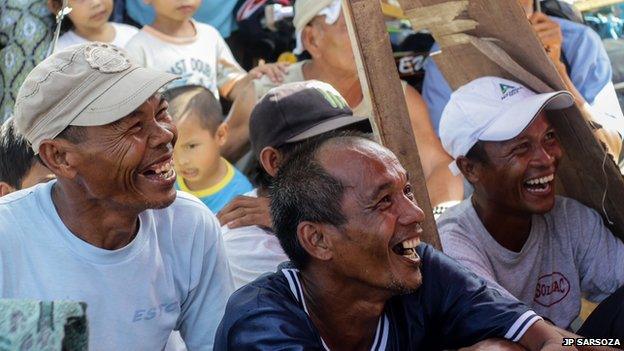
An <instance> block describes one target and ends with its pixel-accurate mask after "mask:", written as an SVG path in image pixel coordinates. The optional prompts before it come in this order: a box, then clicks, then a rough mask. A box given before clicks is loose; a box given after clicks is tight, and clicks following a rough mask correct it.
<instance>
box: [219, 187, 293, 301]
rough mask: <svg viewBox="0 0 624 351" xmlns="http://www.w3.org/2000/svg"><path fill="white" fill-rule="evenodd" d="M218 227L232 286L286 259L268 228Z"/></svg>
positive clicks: (271, 268) (243, 283)
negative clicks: (221, 236) (232, 279)
mask: <svg viewBox="0 0 624 351" xmlns="http://www.w3.org/2000/svg"><path fill="white" fill-rule="evenodd" d="M245 196H252V197H256V196H257V192H256V190H252V191H250V192H248V193H247V194H245ZM221 230H222V231H223V242H224V244H225V252H226V254H227V257H228V259H229V261H230V268H231V269H232V277H233V278H234V286H235V288H236V289H238V288H240V287H241V286H243V285H245V284H248V283H251V282H252V281H254V280H255V279H256V278H258V277H259V276H261V275H263V274H264V273H267V272H270V273H274V272H275V271H276V270H277V266H278V265H279V264H280V263H282V262H284V261H288V260H289V259H288V256H286V254H285V253H284V250H282V246H281V245H280V243H279V240H278V239H277V237H276V236H275V234H274V233H273V232H271V231H270V230H267V229H264V228H261V227H258V226H255V225H253V226H247V227H240V228H234V229H230V228H228V227H227V226H223V227H221Z"/></svg>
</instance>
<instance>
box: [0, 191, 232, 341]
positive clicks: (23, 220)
mask: <svg viewBox="0 0 624 351" xmlns="http://www.w3.org/2000/svg"><path fill="white" fill-rule="evenodd" d="M54 184H56V182H55V181H51V182H49V183H46V184H41V185H38V186H36V187H33V188H29V189H25V190H22V191H18V192H15V193H12V194H9V195H8V196H5V197H2V198H0V235H1V236H2V239H1V240H0V298H21V299H37V300H73V301H84V302H86V303H87V318H88V323H89V350H92V351H94V350H107V351H108V350H162V349H163V348H164V346H165V343H166V342H167V339H168V338H169V335H170V334H171V332H172V330H174V329H178V330H180V333H181V335H182V337H183V339H184V341H185V342H186V344H187V345H188V347H189V349H190V350H212V347H213V339H214V334H215V332H216V329H217V326H218V324H219V322H220V320H221V317H222V316H223V313H224V310H225V305H226V302H227V299H228V298H229V296H230V294H231V293H232V291H233V284H232V278H231V275H230V270H229V267H228V262H227V258H226V256H225V252H224V250H223V241H222V238H221V231H220V229H219V226H218V222H217V220H216V218H215V217H214V215H212V214H211V213H210V211H208V209H207V208H206V206H204V204H202V203H201V202H200V201H199V200H197V199H196V198H194V197H192V196H189V195H186V194H184V193H182V192H178V196H177V198H176V200H175V202H174V203H173V204H172V205H171V206H169V207H167V208H164V209H160V210H146V211H144V212H142V213H141V214H140V215H139V220H140V228H139V231H138V233H137V235H136V237H135V238H134V240H133V241H132V242H131V243H130V244H128V245H127V246H125V247H123V248H121V249H118V250H104V249H101V248H98V247H95V246H92V245H90V244H88V243H87V242H85V241H82V240H80V239H79V238H78V237H76V236H75V235H73V234H72V233H71V232H70V231H69V230H68V229H67V227H66V226H65V225H64V224H63V222H62V220H61V218H60V217H59V215H58V213H57V212H56V210H55V207H54V204H53V202H52V198H51V190H52V187H53V186H54Z"/></svg>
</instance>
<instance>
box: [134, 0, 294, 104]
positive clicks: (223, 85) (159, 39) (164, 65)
mask: <svg viewBox="0 0 624 351" xmlns="http://www.w3.org/2000/svg"><path fill="white" fill-rule="evenodd" d="M145 1H146V3H149V4H151V5H152V6H153V7H154V11H155V12H156V19H155V20H154V23H152V25H151V26H144V27H143V28H142V29H141V31H139V33H138V34H137V35H135V36H134V37H133V38H132V39H131V40H130V42H128V45H127V46H126V49H127V50H128V52H129V53H130V54H131V55H132V56H134V58H135V59H136V60H137V61H138V62H139V63H140V64H142V65H143V66H145V67H150V68H154V69H158V70H162V71H167V72H171V73H173V74H177V75H180V76H181V77H182V79H179V80H176V81H174V82H172V83H170V85H168V86H167V88H169V89H170V88H174V87H178V86H184V85H200V86H203V87H205V88H206V89H208V90H210V91H211V92H212V94H213V95H214V96H215V98H217V99H219V96H222V97H224V98H226V99H228V100H230V101H234V100H235V99H236V97H237V96H239V95H240V93H241V91H242V90H243V88H245V86H246V85H247V84H248V83H250V82H251V81H252V80H253V79H256V78H260V77H261V76H262V75H264V74H266V75H267V76H269V78H271V80H273V81H274V82H281V78H282V75H283V74H284V73H285V70H286V66H285V65H283V64H270V65H262V66H258V67H256V68H254V69H252V70H251V71H250V72H249V73H247V72H245V70H243V69H242V68H241V67H240V66H239V64H238V62H236V60H235V59H234V56H233V55H232V52H231V51H230V48H229V47H228V46H227V44H226V43H225V41H224V40H223V38H222V37H221V35H220V34H219V32H218V31H217V30H216V29H215V28H213V27H212V26H210V25H207V24H204V23H200V22H197V21H195V20H193V18H192V16H193V14H194V13H195V11H197V8H198V7H199V5H200V3H201V0H145Z"/></svg>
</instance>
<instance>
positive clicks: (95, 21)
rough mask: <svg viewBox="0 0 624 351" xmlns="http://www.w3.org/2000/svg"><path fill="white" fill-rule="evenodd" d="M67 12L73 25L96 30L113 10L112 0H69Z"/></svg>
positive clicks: (104, 22)
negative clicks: (68, 11) (68, 10)
mask: <svg viewBox="0 0 624 351" xmlns="http://www.w3.org/2000/svg"><path fill="white" fill-rule="evenodd" d="M68 3H69V7H71V8H72V11H71V12H70V13H69V18H70V19H71V21H72V23H73V24H74V27H76V28H78V29H80V28H85V29H90V30H97V29H98V28H101V27H102V26H103V25H104V24H106V22H108V19H109V17H110V15H111V13H112V12H113V0H69V2H68Z"/></svg>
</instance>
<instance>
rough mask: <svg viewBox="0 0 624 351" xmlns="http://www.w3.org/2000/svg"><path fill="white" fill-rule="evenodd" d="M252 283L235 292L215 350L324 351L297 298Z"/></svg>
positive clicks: (218, 334) (217, 336)
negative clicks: (295, 300) (296, 300)
mask: <svg viewBox="0 0 624 351" xmlns="http://www.w3.org/2000/svg"><path fill="white" fill-rule="evenodd" d="M256 283H257V281H256V282H254V283H252V284H251V285H246V286H245V287H243V288H241V289H239V290H238V291H236V293H234V294H233V295H232V297H231V298H230V301H229V302H228V306H227V308H226V311H225V316H224V317H223V320H222V321H221V324H220V325H219V329H218V330H217V334H216V337H215V350H237V351H238V350H241V351H252V350H254V351H255V350H257V351H260V350H290V351H303V350H320V349H321V342H320V338H318V337H317V336H315V335H316V334H315V333H314V332H313V331H312V328H313V327H312V325H311V322H310V321H309V319H308V318H307V315H306V314H305V312H304V310H303V309H302V308H301V307H300V306H299V305H297V304H296V303H295V302H294V301H293V298H291V297H288V296H283V295H281V294H278V293H276V292H270V293H268V292H267V291H262V290H263V288H261V287H256V286H255V285H254V284H256Z"/></svg>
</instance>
